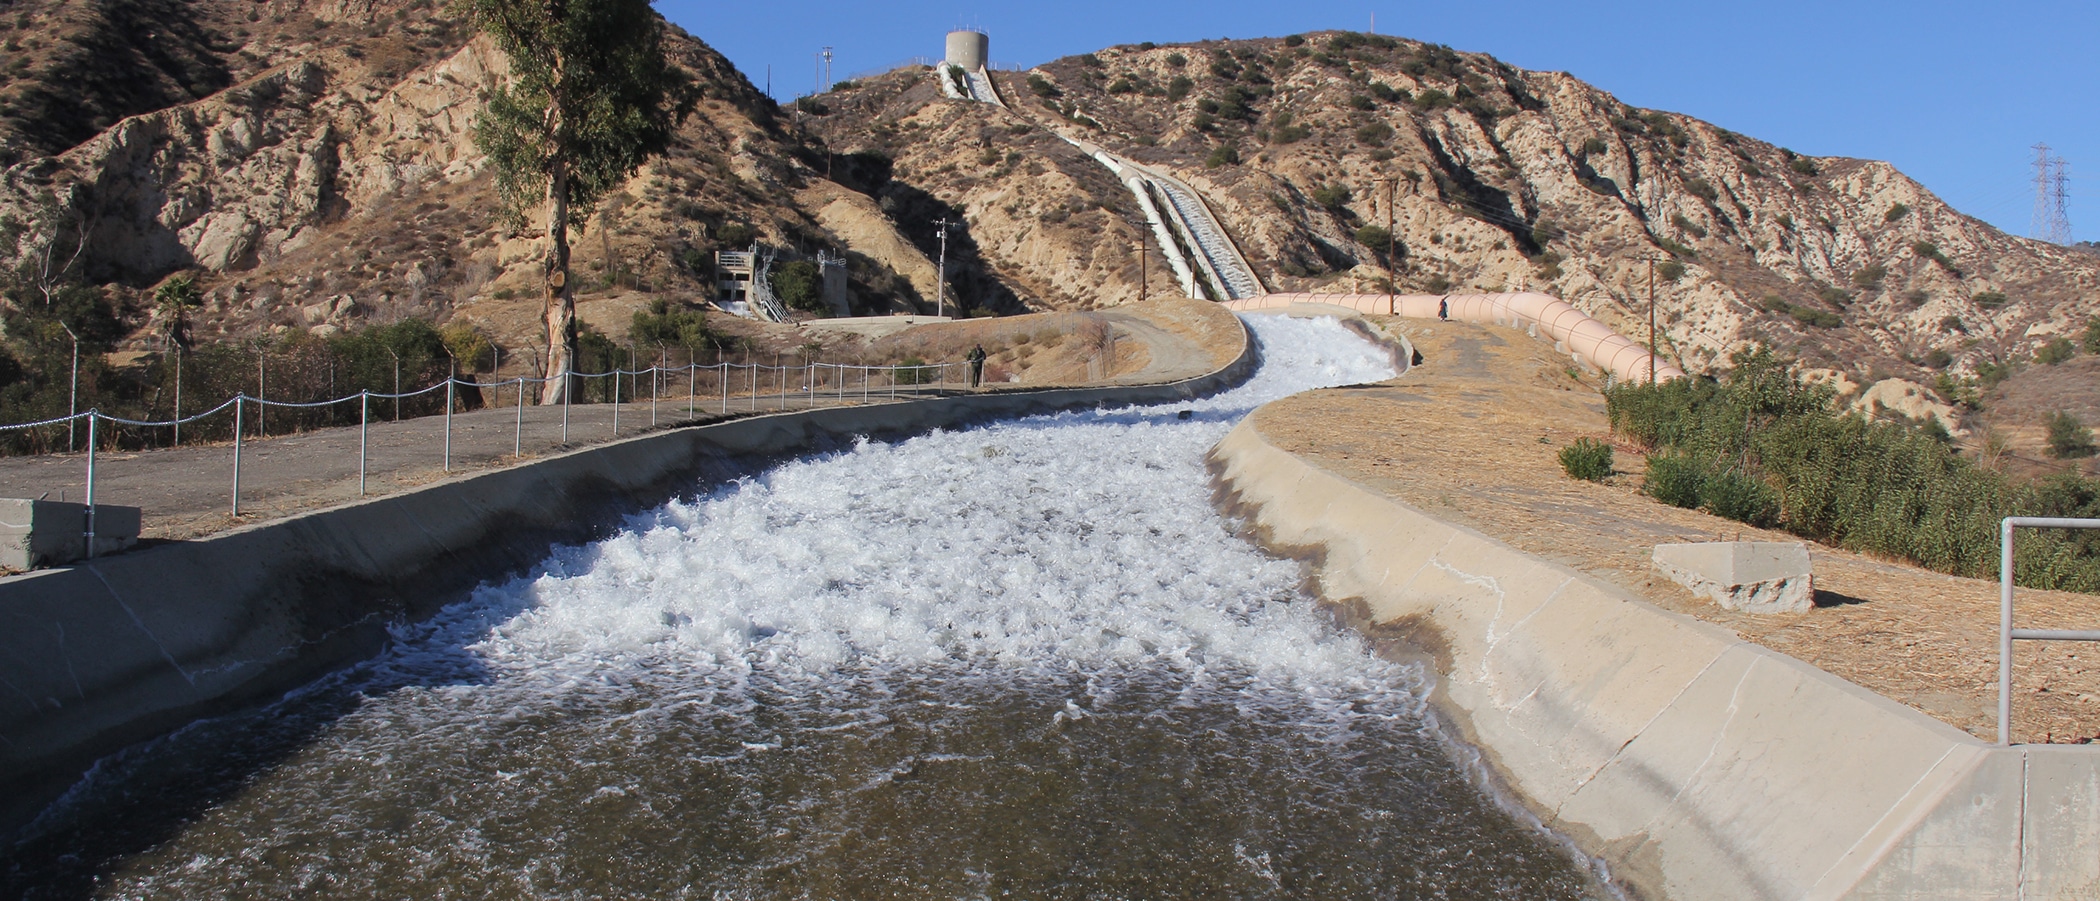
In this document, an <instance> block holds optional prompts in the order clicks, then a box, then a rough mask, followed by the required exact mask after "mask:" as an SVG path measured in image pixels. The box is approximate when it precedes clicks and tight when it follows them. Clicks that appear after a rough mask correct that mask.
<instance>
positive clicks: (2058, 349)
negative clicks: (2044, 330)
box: [2034, 338, 2078, 366]
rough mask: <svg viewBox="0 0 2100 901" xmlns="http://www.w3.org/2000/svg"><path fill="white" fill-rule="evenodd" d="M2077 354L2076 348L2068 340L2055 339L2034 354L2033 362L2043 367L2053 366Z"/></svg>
mask: <svg viewBox="0 0 2100 901" xmlns="http://www.w3.org/2000/svg"><path fill="white" fill-rule="evenodd" d="M2077 353H2078V347H2077V346H2076V345H2074V344H2072V343H2071V339H2069V338H2057V339H2056V340H2053V341H2050V342H2049V343H2047V344H2044V345H2042V346H2041V348H2040V349H2039V350H2036V351H2035V352H2034V361H2035V362H2037V363H2040V364H2042V365H2044V366H2054V365H2056V364H2058V363H2061V362H2063V361H2065V360H2068V359H2070V358H2071V357H2073V356H2075V355H2076V354H2077Z"/></svg>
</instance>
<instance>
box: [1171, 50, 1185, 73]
mask: <svg viewBox="0 0 2100 901" xmlns="http://www.w3.org/2000/svg"><path fill="white" fill-rule="evenodd" d="M1188 64H1189V58H1188V57H1186V56H1182V55H1181V54H1180V53H1178V52H1177V53H1169V54H1167V65H1169V66H1173V67H1174V68H1176V69H1179V68H1181V67H1182V66H1186V65H1188Z"/></svg>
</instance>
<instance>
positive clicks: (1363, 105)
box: [1348, 94, 1377, 110]
mask: <svg viewBox="0 0 2100 901" xmlns="http://www.w3.org/2000/svg"><path fill="white" fill-rule="evenodd" d="M1348 103H1349V108H1350V109H1358V110H1368V109H1373V108H1375V107H1376V106H1377V104H1375V103H1372V102H1371V98H1369V97H1366V96H1364V95H1362V94H1351V95H1349V100H1348Z"/></svg>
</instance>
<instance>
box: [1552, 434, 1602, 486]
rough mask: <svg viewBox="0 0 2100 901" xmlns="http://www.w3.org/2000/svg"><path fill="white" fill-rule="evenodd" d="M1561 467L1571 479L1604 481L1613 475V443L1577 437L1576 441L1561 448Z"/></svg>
mask: <svg viewBox="0 0 2100 901" xmlns="http://www.w3.org/2000/svg"><path fill="white" fill-rule="evenodd" d="M1560 468H1561V469H1562V470H1563V471H1565V472H1566V473H1567V474H1568V477H1569V478H1571V479H1581V480H1583V481H1585V482H1602V481H1604V480H1605V479H1608V478H1610V477H1611V443H1610V442H1606V441H1598V440H1597V439H1595V438H1589V437H1583V438H1577V439H1575V443H1573V444H1570V445H1568V446H1567V447H1563V448H1561V449H1560Z"/></svg>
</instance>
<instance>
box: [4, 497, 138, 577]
mask: <svg viewBox="0 0 2100 901" xmlns="http://www.w3.org/2000/svg"><path fill="white" fill-rule="evenodd" d="M86 531H87V507H86V506H84V505H81V504H75V503H69V502H65V501H46V500H36V499H32V498H17V497H10V498H0V567H4V568H6V569H10V570H14V571H17V572H27V571H29V570H32V569H37V568H39V567H45V566H61V565H64V564H67V563H71V562H73V561H75V560H79V559H82V558H84V557H86V556H87V541H86V539H87V536H86V534H85V533H86ZM138 542H139V508H137V507H120V506H116V505H114V504H96V505H95V556H98V557H99V556H102V555H105V554H114V553H117V552H118V551H121V550H124V549H125V548H128V547H131V546H132V545H135V544H138Z"/></svg>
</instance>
